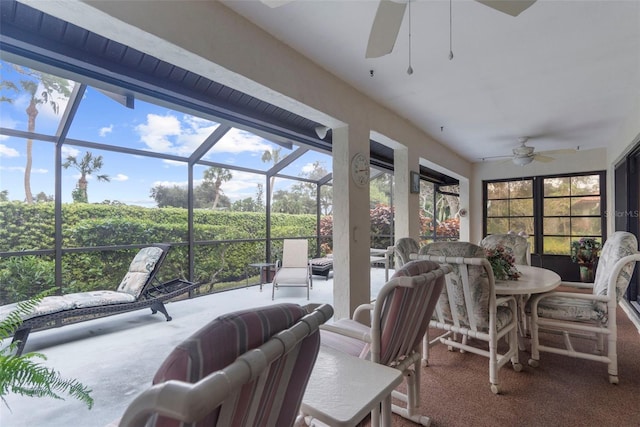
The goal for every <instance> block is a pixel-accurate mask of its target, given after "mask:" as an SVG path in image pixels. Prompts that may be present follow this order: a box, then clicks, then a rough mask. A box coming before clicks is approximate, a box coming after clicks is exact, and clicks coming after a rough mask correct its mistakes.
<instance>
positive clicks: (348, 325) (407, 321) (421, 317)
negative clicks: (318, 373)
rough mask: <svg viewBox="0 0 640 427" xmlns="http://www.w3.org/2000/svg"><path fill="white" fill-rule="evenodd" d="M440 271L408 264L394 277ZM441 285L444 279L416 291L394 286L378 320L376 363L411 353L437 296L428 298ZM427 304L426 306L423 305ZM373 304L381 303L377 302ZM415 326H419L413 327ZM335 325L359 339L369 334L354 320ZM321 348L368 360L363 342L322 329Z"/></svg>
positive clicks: (420, 263)
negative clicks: (325, 347)
mask: <svg viewBox="0 0 640 427" xmlns="http://www.w3.org/2000/svg"><path fill="white" fill-rule="evenodd" d="M437 268H439V265H438V264H437V263H435V262H432V261H410V262H409V263H408V264H405V266H404V267H403V268H401V269H400V270H398V271H396V273H395V274H394V275H393V277H392V279H393V278H397V277H407V276H417V275H420V274H425V273H428V272H429V271H431V270H434V269H437ZM443 286H444V277H440V278H438V279H437V280H436V281H435V282H434V283H430V284H427V285H425V286H417V287H416V288H413V289H411V288H401V287H396V288H395V289H394V290H393V291H391V293H390V294H389V295H388V296H387V297H386V298H385V300H384V302H382V303H383V304H384V305H383V308H382V316H381V319H380V333H381V336H380V360H379V363H381V364H385V365H389V364H391V363H392V362H394V361H395V360H397V359H399V358H401V357H403V356H406V355H408V354H411V353H412V352H413V350H415V349H416V348H417V347H418V346H419V345H420V342H421V340H422V337H423V336H424V334H425V332H426V329H427V325H428V322H429V318H430V316H431V313H432V312H433V309H434V307H435V305H436V303H437V300H438V299H437V297H433V298H431V299H428V297H429V293H430V291H432V292H435V293H436V295H439V294H440V292H441V291H442V288H443ZM426 302H428V303H426ZM376 303H381V301H380V300H379V299H378V300H376ZM416 325H418V327H417V328H416ZM335 326H337V327H339V328H342V329H348V330H351V331H354V332H357V333H358V334H359V335H361V336H367V335H369V336H370V334H371V330H370V328H369V327H368V326H365V325H363V324H361V323H359V322H357V321H355V320H353V319H340V320H338V321H336V322H335ZM322 345H326V346H328V347H332V348H335V349H337V350H340V351H342V352H344V353H348V354H351V355H353V356H357V357H361V358H370V355H371V354H370V347H369V345H368V344H366V343H365V342H364V341H362V340H358V339H355V338H350V337H347V336H344V335H340V334H338V333H335V332H332V331H327V330H323V331H322Z"/></svg>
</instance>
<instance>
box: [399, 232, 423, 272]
mask: <svg viewBox="0 0 640 427" xmlns="http://www.w3.org/2000/svg"><path fill="white" fill-rule="evenodd" d="M393 251H394V256H395V261H396V269H398V268H401V267H402V266H403V265H405V264H406V263H408V262H409V261H411V258H410V255H411V254H417V253H418V251H420V245H418V242H416V241H415V240H413V239H412V238H411V237H403V238H401V239H398V240H397V241H396V244H395V245H394V247H393Z"/></svg>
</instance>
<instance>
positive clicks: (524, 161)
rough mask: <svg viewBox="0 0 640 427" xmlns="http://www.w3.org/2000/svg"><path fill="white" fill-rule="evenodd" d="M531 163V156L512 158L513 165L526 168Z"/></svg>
mask: <svg viewBox="0 0 640 427" xmlns="http://www.w3.org/2000/svg"><path fill="white" fill-rule="evenodd" d="M532 161H533V156H514V157H513V163H515V164H516V165H518V166H526V165H528V164H529V163H531V162H532Z"/></svg>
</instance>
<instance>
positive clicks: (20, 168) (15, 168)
mask: <svg viewBox="0 0 640 427" xmlns="http://www.w3.org/2000/svg"><path fill="white" fill-rule="evenodd" d="M0 170H3V171H8V172H21V173H24V166H9V167H7V166H0Z"/></svg>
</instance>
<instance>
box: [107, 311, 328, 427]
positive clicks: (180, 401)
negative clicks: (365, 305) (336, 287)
mask: <svg viewBox="0 0 640 427" xmlns="http://www.w3.org/2000/svg"><path fill="white" fill-rule="evenodd" d="M332 315H333V308H332V307H331V306H330V305H328V304H325V305H321V306H320V307H318V308H317V309H316V310H314V311H313V312H312V313H311V314H307V311H306V310H305V309H304V308H303V307H300V306H299V305H297V304H275V305H271V306H268V307H261V308H257V309H256V308H254V309H250V310H243V311H238V312H234V313H230V314H226V315H224V316H220V317H218V318H217V319H215V320H213V321H212V322H210V323H209V324H207V325H206V326H204V327H203V328H201V329H200V330H199V331H197V332H196V333H195V334H193V335H192V336H191V337H189V338H187V339H186V340H185V341H183V342H182V343H181V344H179V345H178V346H177V347H176V348H175V349H174V350H173V351H172V352H171V353H170V354H169V356H168V357H167V358H166V359H165V361H164V362H163V363H162V365H161V366H160V368H159V369H158V371H157V372H156V374H155V376H154V378H153V385H152V386H151V387H150V388H149V389H147V390H145V391H144V392H143V393H142V394H140V395H139V396H138V397H136V398H135V399H134V400H133V402H131V403H130V404H129V406H128V408H127V409H126V411H125V412H124V415H123V417H122V419H121V420H120V424H119V425H120V427H133V426H147V427H151V426H165V427H169V426H183V425H189V426H192V427H201V426H277V427H280V426H292V425H294V423H295V421H296V419H297V418H298V411H299V408H300V403H301V402H302V397H303V395H304V391H305V389H306V386H307V382H308V380H309V376H310V375H311V370H312V368H313V366H314V364H315V360H316V357H317V354H318V350H319V348H320V333H319V331H318V326H319V325H321V324H323V323H325V322H326V321H327V320H328V319H329V318H330V317H331V316H332Z"/></svg>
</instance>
